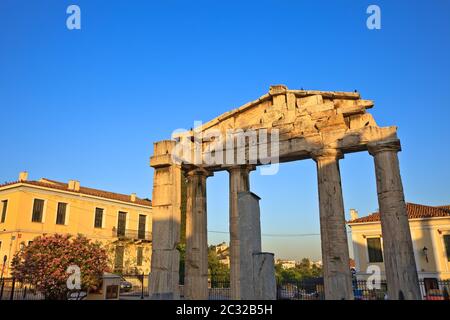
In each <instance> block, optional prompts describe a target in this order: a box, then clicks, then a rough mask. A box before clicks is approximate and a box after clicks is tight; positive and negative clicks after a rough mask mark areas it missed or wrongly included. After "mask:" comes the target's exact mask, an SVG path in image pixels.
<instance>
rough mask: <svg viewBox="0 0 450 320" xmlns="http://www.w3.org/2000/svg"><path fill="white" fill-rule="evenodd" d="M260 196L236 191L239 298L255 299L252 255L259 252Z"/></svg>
mask: <svg viewBox="0 0 450 320" xmlns="http://www.w3.org/2000/svg"><path fill="white" fill-rule="evenodd" d="M259 200H260V198H259V197H258V196H257V195H255V194H254V193H252V192H249V191H245V192H239V193H238V210H239V219H238V229H239V271H240V272H239V286H240V287H239V291H240V299H243V300H253V299H255V288H254V280H255V279H254V274H253V255H254V254H256V253H260V252H261V222H260V211H259Z"/></svg>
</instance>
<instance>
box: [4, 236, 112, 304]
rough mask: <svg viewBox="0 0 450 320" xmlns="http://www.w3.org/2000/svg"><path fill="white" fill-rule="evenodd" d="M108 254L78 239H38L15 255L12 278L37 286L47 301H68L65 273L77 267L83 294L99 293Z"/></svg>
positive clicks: (55, 237)
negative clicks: (89, 291) (91, 291)
mask: <svg viewBox="0 0 450 320" xmlns="http://www.w3.org/2000/svg"><path fill="white" fill-rule="evenodd" d="M107 261H108V257H107V253H106V250H105V249H103V248H102V247H101V245H100V244H99V243H93V242H91V241H90V240H89V239H87V238H86V237H84V236H82V235H78V236H77V237H72V236H70V235H59V234H55V235H52V236H42V237H37V238H36V239H34V240H33V242H32V243H31V244H30V245H29V246H27V247H25V248H24V249H23V250H21V251H19V252H17V253H16V255H15V256H14V258H13V260H12V263H11V267H12V276H13V277H15V278H16V279H17V280H18V281H20V282H22V283H28V284H31V285H33V286H35V288H36V290H38V291H40V292H42V293H43V294H44V295H45V297H46V299H52V300H60V299H66V298H67V294H68V292H69V291H70V290H69V289H68V288H67V279H68V277H69V276H70V274H68V273H66V271H67V268H68V267H69V266H70V265H77V266H78V267H79V268H80V271H81V286H82V289H83V290H96V289H98V286H99V285H100V283H101V276H102V274H103V272H107V271H109V270H108V263H107Z"/></svg>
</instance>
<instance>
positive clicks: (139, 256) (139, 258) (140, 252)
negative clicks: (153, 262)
mask: <svg viewBox="0 0 450 320" xmlns="http://www.w3.org/2000/svg"><path fill="white" fill-rule="evenodd" d="M143 260H144V248H143V247H138V248H137V252H136V264H137V265H138V267H140V266H142V261H143Z"/></svg>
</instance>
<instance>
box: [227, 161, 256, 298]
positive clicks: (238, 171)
mask: <svg viewBox="0 0 450 320" xmlns="http://www.w3.org/2000/svg"><path fill="white" fill-rule="evenodd" d="M253 169H254V167H253V166H248V165H240V166H233V167H230V168H228V172H229V176H230V287H231V298H232V299H234V300H239V299H241V293H240V287H241V286H240V277H241V273H240V241H239V209H238V208H239V206H238V199H239V196H238V194H239V192H243V191H250V181H249V173H250V171H251V170H253Z"/></svg>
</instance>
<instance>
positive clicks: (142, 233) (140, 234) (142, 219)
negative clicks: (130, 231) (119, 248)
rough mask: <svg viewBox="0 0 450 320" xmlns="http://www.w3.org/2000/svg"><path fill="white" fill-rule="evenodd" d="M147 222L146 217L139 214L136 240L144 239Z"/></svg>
mask: <svg viewBox="0 0 450 320" xmlns="http://www.w3.org/2000/svg"><path fill="white" fill-rule="evenodd" d="M146 220H147V216H145V215H143V214H140V215H139V229H138V239H141V240H143V239H145V221H146Z"/></svg>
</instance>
